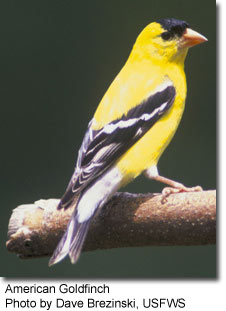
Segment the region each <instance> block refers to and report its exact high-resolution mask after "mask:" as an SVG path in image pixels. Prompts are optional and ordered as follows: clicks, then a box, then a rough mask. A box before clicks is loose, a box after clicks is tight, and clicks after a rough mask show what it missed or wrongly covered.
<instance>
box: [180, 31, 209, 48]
mask: <svg viewBox="0 0 226 311" xmlns="http://www.w3.org/2000/svg"><path fill="white" fill-rule="evenodd" d="M206 41H208V40H207V38H206V37H204V36H203V35H201V34H200V33H198V32H196V31H194V30H192V29H191V28H187V29H186V30H185V32H184V34H183V36H182V38H181V42H180V46H181V47H182V48H185V47H186V48H190V47H192V46H194V45H197V44H200V43H203V42H206Z"/></svg>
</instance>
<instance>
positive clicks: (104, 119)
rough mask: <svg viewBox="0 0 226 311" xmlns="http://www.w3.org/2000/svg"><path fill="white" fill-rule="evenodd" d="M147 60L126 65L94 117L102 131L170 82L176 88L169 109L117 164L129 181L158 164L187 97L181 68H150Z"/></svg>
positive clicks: (94, 123)
mask: <svg viewBox="0 0 226 311" xmlns="http://www.w3.org/2000/svg"><path fill="white" fill-rule="evenodd" d="M149 66H150V63H149V62H148V61H145V60H144V61H143V62H142V63H141V62H139V63H138V64H137V67H136V63H132V64H130V63H127V64H126V65H125V66H124V68H123V69H122V70H121V72H120V73H119V75H118V76H117V77H116V78H115V80H114V81H113V83H112V84H111V86H110V88H109V89H108V91H107V92H106V94H105V96H104V97H103V99H102V101H101V103H100V105H99V107H98V109H97V111H96V113H95V115H94V122H93V126H92V127H93V128H94V129H100V128H102V127H103V126H104V125H105V124H107V123H109V122H111V121H112V120H115V119H118V118H120V117H121V116H122V115H123V114H125V113H126V112H127V111H128V110H130V109H131V108H133V107H135V106H136V105H138V104H140V103H141V102H142V101H144V100H145V99H147V98H148V97H149V96H151V95H152V94H154V93H155V92H156V91H160V90H161V87H162V88H164V85H165V84H166V83H167V81H168V82H169V81H172V83H173V85H174V86H175V88H176V98H175V101H174V103H173V105H172V107H171V108H170V110H169V111H168V112H167V113H166V114H164V115H163V117H162V118H161V119H160V120H159V121H157V123H156V124H155V125H154V126H153V127H152V128H151V129H150V130H149V131H148V132H147V133H146V134H145V135H144V136H143V137H142V138H141V139H140V140H139V141H138V142H137V143H135V145H134V146H133V147H131V148H130V149H129V150H128V151H127V152H126V153H125V154H124V155H123V156H122V157H121V158H119V160H118V162H117V164H116V165H117V167H118V168H119V169H120V171H121V172H122V173H123V175H124V176H125V180H124V181H123V183H127V182H129V181H130V180H131V179H133V178H135V177H136V176H138V175H139V174H140V173H141V172H142V171H144V170H145V169H147V168H148V167H150V166H152V165H153V164H157V162H158V160H159V158H160V156H161V154H162V153H163V151H164V150H165V148H166V147H167V145H168V144H169V142H170V140H171V139H172V137H173V135H174V133H175V131H176V129H177V127H178V124H179V122H180V120H181V117H182V114H183V110H184V103H185V97H186V79H185V75H184V70H183V67H182V66H177V65H175V64H172V65H170V64H167V66H162V67H159V66H153V64H152V65H151V66H150V70H149Z"/></svg>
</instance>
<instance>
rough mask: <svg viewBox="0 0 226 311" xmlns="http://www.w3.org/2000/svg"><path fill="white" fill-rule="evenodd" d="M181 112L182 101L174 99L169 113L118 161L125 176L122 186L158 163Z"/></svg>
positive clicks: (171, 136)
mask: <svg viewBox="0 0 226 311" xmlns="http://www.w3.org/2000/svg"><path fill="white" fill-rule="evenodd" d="M183 110H184V101H180V99H179V98H176V100H175V103H174V104H173V106H172V107H171V109H170V110H169V112H168V113H167V114H166V115H164V116H163V117H162V118H161V119H160V120H159V121H158V122H157V123H156V124H155V125H154V126H153V127H152V128H151V129H150V130H149V131H148V132H147V133H146V134H145V135H144V136H143V137H142V138H141V139H140V140H139V141H138V142H137V143H136V144H135V145H134V146H133V147H132V148H130V150H129V151H127V152H126V153H125V154H124V155H123V156H122V157H121V158H120V159H119V161H118V163H117V167H118V168H119V170H120V171H121V172H122V173H123V176H125V177H124V180H123V182H122V183H123V185H124V184H127V183H128V182H129V181H130V180H132V179H134V178H136V177H137V176H138V175H140V174H141V173H142V172H143V171H144V170H146V169H147V168H149V167H150V166H152V165H156V164H157V163H158V160H159V158H160V156H161V155H162V153H163V151H164V150H165V148H166V147H167V146H168V144H169V143H170V141H171V139H172V138H173V136H174V134H175V132H176V129H177V127H178V125H179V122H180V119H181V117H182V114H183Z"/></svg>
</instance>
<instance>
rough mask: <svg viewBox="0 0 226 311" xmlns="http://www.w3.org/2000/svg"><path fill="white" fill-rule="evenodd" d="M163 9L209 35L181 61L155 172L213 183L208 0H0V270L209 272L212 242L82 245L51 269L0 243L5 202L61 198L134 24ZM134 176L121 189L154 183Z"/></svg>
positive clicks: (212, 51) (212, 8)
mask: <svg viewBox="0 0 226 311" xmlns="http://www.w3.org/2000/svg"><path fill="white" fill-rule="evenodd" d="M163 17H175V18H178V19H183V20H186V21H187V22H189V23H190V25H191V27H192V28H193V29H194V30H196V31H199V32H200V33H202V34H203V35H205V36H206V37H207V38H208V39H209V41H208V42H207V43H205V44H203V45H200V46H198V47H195V48H194V49H192V50H191V51H190V52H189V55H188V57H187V60H186V73H187V80H188V96H187V105H186V109H185V113H184V116H183V119H182V122H181V124H180V127H179V129H178V131H177V133H176V135H175V137H174V139H173V141H172V143H171V144H170V146H169V147H168V149H167V150H166V152H165V153H164V154H163V156H162V158H161V160H160V163H159V170H160V172H161V173H162V174H163V175H165V176H167V177H171V178H174V179H176V180H178V181H181V182H183V183H185V184H186V185H188V186H194V185H197V184H199V185H202V186H203V188H204V189H214V188H215V187H216V33H215V32H216V26H215V23H216V4H215V1H204V0H199V1H194V0H190V1H180V0H171V1H166V0H165V1H163V0H141V1H140V0H123V1H121V0H114V1H113V0H109V1H104V0H94V1H87V0H86V1H72V0H68V1H62V0H54V1H53V0H51V1H43V0H40V1H29V0H26V1H25V0H21V1H17V0H10V1H5V0H3V1H1V3H0V36H1V51H0V53H1V58H0V62H1V64H0V67H1V74H0V79H1V83H0V88H1V92H0V97H1V115H2V120H1V124H0V126H1V144H2V146H1V189H2V195H1V211H2V214H1V225H0V230H1V235H0V239H1V241H0V243H1V244H0V245H1V246H0V260H1V265H0V269H1V270H0V275H2V276H20V277H22V276H42V277H45V276H51V277H53V276H67V277H68V276H71V277H105V278H106V277H141V278H144V277H147V278H150V277H154V278H157V277H215V275H216V249H215V247H214V246H202V247H149V248H134V249H119V250H109V251H96V252H91V253H85V254H83V255H82V258H81V260H80V261H79V263H78V264H77V265H75V266H71V265H70V263H69V261H68V260H65V261H64V262H62V263H61V264H58V265H57V266H55V267H53V268H51V269H50V268H48V266H47V262H48V260H47V259H46V258H44V259H37V260H28V261H22V260H19V259H18V258H17V257H16V256H15V255H13V254H9V253H8V252H7V251H6V249H5V240H6V232H7V225H8V220H9V217H10V214H11V210H12V209H13V208H15V207H16V206H17V205H19V204H23V203H30V202H33V201H35V200H37V199H40V198H50V197H57V198H58V197H60V196H61V195H62V193H63V192H64V190H65V188H66V186H67V183H68V181H69V178H70V176H71V174H72V171H73V168H74V165H75V161H76V155H77V151H78V148H79V146H80V144H81V141H82V138H83V134H84V132H85V130H86V126H87V124H88V121H89V120H90V119H91V117H92V115H93V113H94V111H95V109H96V106H97V105H98V102H99V101H100V99H101V98H102V96H103V94H104V93H105V91H106V90H107V88H108V86H109V84H110V83H111V81H112V80H113V79H114V77H115V75H116V74H117V73H118V72H119V70H120V69H121V67H122V66H123V64H124V63H125V61H126V59H127V57H128V55H129V53H130V50H131V48H132V45H133V43H134V41H135V39H136V37H137V35H138V34H139V32H140V31H141V30H142V29H143V28H144V26H146V25H147V24H148V23H150V22H151V21H154V20H156V19H159V18H163ZM162 187H163V185H161V184H158V183H156V182H152V181H149V180H146V179H145V178H144V177H142V176H141V177H139V178H138V179H137V180H136V181H134V182H133V183H132V184H130V185H129V186H128V187H127V188H125V189H123V190H126V191H131V192H156V191H161V189H162Z"/></svg>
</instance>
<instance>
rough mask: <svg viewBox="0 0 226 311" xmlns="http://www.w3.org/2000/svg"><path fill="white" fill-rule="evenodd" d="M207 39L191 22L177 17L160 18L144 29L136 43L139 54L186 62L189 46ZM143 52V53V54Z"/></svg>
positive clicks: (135, 47)
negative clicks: (195, 29) (190, 24)
mask: <svg viewBox="0 0 226 311" xmlns="http://www.w3.org/2000/svg"><path fill="white" fill-rule="evenodd" d="M205 41H207V39H206V38H205V37H204V36H202V35H201V34H199V33H198V32H196V31H194V30H192V29H191V28H190V26H189V24H188V23H187V22H185V21H181V20H178V19H175V18H166V19H160V20H158V21H157V22H153V23H151V24H149V25H148V26H147V27H145V28H144V29H143V31H142V32H141V33H140V35H139V36H138V38H137V40H136V43H135V44H134V48H133V51H134V52H135V54H137V56H138V57H139V55H140V56H141V57H151V59H152V60H153V61H155V60H156V61H166V62H169V61H173V62H182V63H183V62H184V59H185V56H186V54H187V51H188V48H190V47H192V46H194V45H197V44H200V43H202V42H205ZM142 54H143V55H142Z"/></svg>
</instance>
